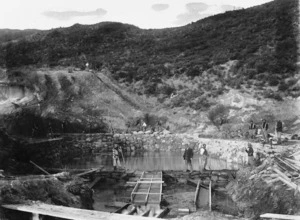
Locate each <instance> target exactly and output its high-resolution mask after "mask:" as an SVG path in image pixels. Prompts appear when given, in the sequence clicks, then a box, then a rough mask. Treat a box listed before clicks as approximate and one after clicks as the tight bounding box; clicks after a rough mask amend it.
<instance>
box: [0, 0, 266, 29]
mask: <svg viewBox="0 0 300 220" xmlns="http://www.w3.org/2000/svg"><path fill="white" fill-rule="evenodd" d="M266 2H270V0H0V29H3V28H10V29H42V30H45V29H51V28H57V27H68V26H72V25H73V24H75V23H80V24H95V23H99V22H103V21H116V22H122V23H127V24H133V25H135V26H138V27H140V28H145V29H149V28H166V27H177V26H183V25H186V24H188V23H191V22H194V21H197V20H199V19H202V18H204V17H207V16H211V15H214V14H218V13H223V12H225V11H228V10H236V9H240V8H248V7H252V6H255V5H260V4H264V3H266Z"/></svg>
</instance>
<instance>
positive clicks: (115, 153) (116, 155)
mask: <svg viewBox="0 0 300 220" xmlns="http://www.w3.org/2000/svg"><path fill="white" fill-rule="evenodd" d="M112 158H113V167H114V170H116V169H117V168H118V167H121V162H120V152H119V149H118V145H117V144H115V145H114V148H113V150H112Z"/></svg>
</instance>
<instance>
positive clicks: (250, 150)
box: [245, 143, 254, 167]
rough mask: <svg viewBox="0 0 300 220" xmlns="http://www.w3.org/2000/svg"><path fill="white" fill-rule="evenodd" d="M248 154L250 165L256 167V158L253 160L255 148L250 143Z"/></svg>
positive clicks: (247, 149)
mask: <svg viewBox="0 0 300 220" xmlns="http://www.w3.org/2000/svg"><path fill="white" fill-rule="evenodd" d="M245 151H246V152H247V154H248V164H249V165H250V166H251V167H253V166H254V158H253V152H254V151H253V148H252V145H251V144H250V143H248V146H247V148H246V150H245Z"/></svg>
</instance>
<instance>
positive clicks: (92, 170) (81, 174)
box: [75, 168, 99, 177]
mask: <svg viewBox="0 0 300 220" xmlns="http://www.w3.org/2000/svg"><path fill="white" fill-rule="evenodd" d="M98 170H99V168H94V169H91V170H88V171H86V172H83V173H79V174H76V175H75V176H78V177H80V176H84V175H87V174H91V173H94V172H96V171H98Z"/></svg>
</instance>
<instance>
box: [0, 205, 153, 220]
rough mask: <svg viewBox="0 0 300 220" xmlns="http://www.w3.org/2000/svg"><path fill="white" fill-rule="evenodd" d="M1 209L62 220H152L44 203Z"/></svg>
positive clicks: (151, 219)
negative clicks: (60, 219)
mask: <svg viewBox="0 0 300 220" xmlns="http://www.w3.org/2000/svg"><path fill="white" fill-rule="evenodd" d="M2 207H4V208H6V209H11V210H18V211H22V212H29V213H38V214H40V215H48V216H53V217H58V218H64V219H73V220H119V219H122V220H143V219H145V220H154V219H155V218H151V217H142V216H133V215H120V214H115V213H109V212H101V211H94V210H86V209H77V208H71V207H64V206H55V205H49V204H44V203H34V204H26V205H25V204H18V205H2Z"/></svg>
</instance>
